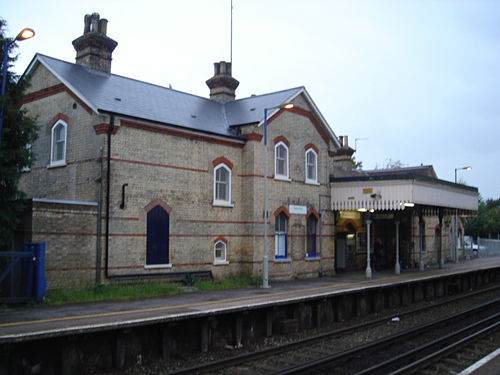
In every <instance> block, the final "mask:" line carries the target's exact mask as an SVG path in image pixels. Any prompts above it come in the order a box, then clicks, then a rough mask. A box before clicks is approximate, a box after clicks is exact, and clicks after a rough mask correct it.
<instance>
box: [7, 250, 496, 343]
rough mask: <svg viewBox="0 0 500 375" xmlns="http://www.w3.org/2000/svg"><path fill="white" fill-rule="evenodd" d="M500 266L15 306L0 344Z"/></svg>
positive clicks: (479, 263) (487, 262) (481, 262)
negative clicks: (105, 300)
mask: <svg viewBox="0 0 500 375" xmlns="http://www.w3.org/2000/svg"><path fill="white" fill-rule="evenodd" d="M495 267H500V257H498V258H482V259H472V260H467V261H463V262H460V263H449V264H445V266H444V268H442V269H437V268H436V269H433V268H428V269H426V270H425V271H422V272H419V271H418V270H403V272H402V273H401V274H400V275H395V274H394V273H393V272H390V271H386V272H374V273H373V278H372V279H366V278H365V275H364V272H360V271H358V272H350V273H343V274H338V275H337V276H334V277H325V278H318V279H308V280H296V281H289V282H273V283H271V287H270V288H268V289H262V288H258V287H249V288H239V289H230V290H218V291H204V292H191V293H182V294H178V295H171V296H166V297H162V298H149V299H141V300H133V301H126V302H123V301H119V302H97V303H81V304H72V305H65V306H57V307H40V306H35V307H12V308H3V309H1V310H0V344H5V343H16V342H18V343H19V342H23V341H31V340H37V339H45V338H50V337H60V336H68V335H74V334H81V333H92V332H98V331H108V330H115V329H125V328H132V327H137V326H143V325H150V324H158V323H166V322H175V321H178V320H185V319H191V318H200V317H205V316H214V315H217V314H224V313H230V312H238V311H245V310H252V309H261V308H265V307H272V306H278V305H281V304H288V303H293V302H300V301H306V300H310V299H317V298H322V297H331V296H332V295H335V294H345V293H348V292H354V291H359V290H362V289H371V288H381V287H385V286H388V285H391V286H392V285H395V284H401V283H410V282H414V281H418V280H426V279H433V278H437V277H442V276H445V275H453V274H461V273H467V272H470V271H471V270H482V269H490V268H495Z"/></svg>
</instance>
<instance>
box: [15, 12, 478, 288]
mask: <svg viewBox="0 0 500 375" xmlns="http://www.w3.org/2000/svg"><path fill="white" fill-rule="evenodd" d="M73 46H74V48H75V50H76V63H69V62H65V61H62V60H59V59H56V58H53V57H49V56H45V55H42V54H37V55H35V57H34V58H33V60H32V62H31V64H30V65H29V67H28V68H27V71H26V73H25V74H26V75H29V76H30V77H31V87H30V89H29V91H28V92H27V95H26V96H25V98H24V101H23V103H22V106H23V108H25V109H26V110H28V112H29V114H30V115H32V116H36V118H37V121H38V124H39V126H40V129H39V138H38V140H37V141H36V142H35V144H33V145H32V149H33V151H34V152H35V153H36V155H37V160H36V162H35V164H34V165H33V166H32V168H31V170H29V171H26V173H25V174H24V176H23V178H22V181H21V188H22V189H23V190H24V191H25V192H26V194H27V195H28V197H29V198H30V202H31V205H30V213H29V215H28V216H29V219H28V220H26V221H25V223H24V230H25V233H26V235H25V240H29V241H44V242H46V243H47V255H46V273H47V281H48V287H49V288H50V289H53V288H58V287H62V286H65V287H67V286H72V285H73V286H77V285H87V284H92V283H94V282H105V281H107V280H111V279H123V278H138V279H140V278H148V277H151V276H154V277H161V276H169V275H172V274H180V275H182V274H183V273H185V274H189V273H190V272H198V271H205V272H211V273H212V274H213V275H214V277H225V276H229V275H242V274H246V275H252V276H255V277H259V276H260V275H262V268H263V267H262V266H263V259H264V249H265V246H264V242H265V240H267V248H268V249H269V262H268V264H269V275H270V278H271V279H293V278H308V277H318V276H322V275H333V274H334V273H335V272H336V271H337V270H342V269H349V268H355V269H364V262H366V258H367V256H366V254H367V250H366V249H367V238H368V235H369V232H370V231H369V230H368V228H369V227H370V226H369V225H367V224H366V223H367V217H368V216H366V215H370V214H373V215H372V216H370V220H373V221H374V227H375V229H374V232H375V237H381V240H382V241H383V242H384V243H385V246H386V247H385V249H386V250H385V251H386V252H385V254H386V255H385V256H384V257H385V263H384V266H388V265H389V264H390V262H392V261H393V260H392V259H391V257H393V254H394V251H393V250H392V249H393V248H394V246H395V245H394V243H395V242H394V241H395V239H394V238H395V237H394V235H395V233H396V231H395V229H390V225H389V224H388V223H389V222H395V221H399V222H400V223H401V224H400V225H401V227H400V228H401V236H402V237H401V241H402V243H411V242H412V241H414V237H415V233H417V232H416V231H415V230H413V229H412V228H414V227H415V225H416V224H415V220H416V219H415V218H422V217H423V216H425V215H431V216H432V217H433V218H434V219H435V218H438V219H437V220H438V222H439V223H441V221H440V220H442V219H439V218H441V217H444V218H445V219H444V220H445V222H446V220H448V216H449V215H450V214H451V213H455V214H457V212H458V211H457V210H462V211H464V212H465V211H467V212H469V211H470V210H474V209H477V189H475V188H469V187H466V186H463V185H457V184H449V183H447V184H446V183H444V182H442V181H440V180H437V178H436V176H435V175H434V176H430V177H428V178H429V181H427V182H424V183H423V184H424V185H425V184H430V185H431V186H432V187H434V188H436V189H437V192H436V195H439V196H441V195H443V194H444V195H445V196H446V195H447V194H451V195H452V196H453V197H454V199H453V200H452V201H451V202H448V201H446V199H444V200H440V199H438V200H435V201H432V202H425V200H422V201H419V200H418V199H417V196H415V195H409V196H404V197H403V198H401V199H399V200H397V202H396V203H394V202H395V201H396V200H395V199H393V198H390V199H389V198H388V196H390V195H391V194H399V191H394V190H391V189H393V187H392V186H393V185H394V184H396V185H398V184H399V182H400V181H399V180H400V179H401V178H400V177H401V176H399V177H398V178H396V177H397V176H385V177H384V176H383V175H381V174H380V173H382V172H381V171H378V172H377V171H372V172H362V171H353V170H352V165H353V163H352V159H351V157H352V153H353V151H354V150H353V149H352V148H350V147H349V145H348V141H347V137H346V136H345V137H337V136H336V135H335V133H334V132H333V131H332V130H331V128H330V126H329V125H328V123H327V121H326V120H325V118H324V117H323V116H322V115H321V112H320V111H319V109H318V108H317V106H316V105H315V103H314V101H313V100H312V98H311V97H310V95H309V94H308V92H307V90H306V89H305V88H304V87H296V88H292V89H286V90H282V91H278V92H274V93H269V94H265V95H256V96H251V97H248V98H242V99H236V89H237V87H238V84H239V82H238V81H237V80H236V79H235V78H233V77H232V72H231V63H229V62H224V61H221V62H218V63H215V64H214V75H213V76H212V77H210V78H209V79H208V80H207V82H206V83H207V85H208V87H209V90H210V94H209V98H204V97H199V96H195V95H191V94H188V93H184V92H180V91H176V90H173V89H171V88H167V87H161V86H158V85H155V84H150V83H145V82H141V81H137V80H134V79H131V78H128V77H122V76H118V75H115V74H112V73H111V60H112V53H113V50H114V49H115V47H116V46H117V43H116V42H115V41H114V40H113V39H111V38H110V37H108V36H107V20H105V19H101V18H100V17H99V15H98V14H97V13H94V14H92V15H87V16H85V20H84V33H83V35H82V36H80V37H79V38H77V39H76V40H74V41H73ZM287 104H293V107H292V108H289V107H291V106H287V107H288V108H285V105H287ZM264 117H266V118H264ZM264 124H266V125H267V127H266V126H264ZM264 129H267V137H265V134H264V133H265V132H264ZM263 138H266V139H267V140H268V146H267V147H268V157H267V158H266V154H265V152H264V142H263V140H264V139H263ZM266 160H267V170H268V174H267V177H266V173H265V170H266V168H265V162H266ZM377 173H378V175H377ZM377 176H378V177H377ZM265 180H267V182H268V187H269V194H268V199H267V203H268V210H267V213H266V212H264V211H265V210H264V208H265V199H264V197H265V194H264V185H265V184H264V181H265ZM402 180H403V181H404V182H406V183H410V181H414V182H415V184H417V185H418V184H420V183H421V178H420V177H418V178H417V177H415V178H414V180H410V179H405V178H402ZM430 180H433V181H432V182H430ZM410 184H411V183H410ZM398 186H399V185H398ZM419 186H421V185H419ZM422 189H424V188H422ZM396 190H397V189H396ZM403 190H404V189H403ZM410 190H411V189H410ZM424 190H425V189H424ZM424 190H422V193H423V194H424V195H425V191H424ZM412 191H415V190H412ZM373 194H375V196H374V197H372V195H373ZM440 194H441V195H440ZM378 195H380V196H381V197H382V198H380V199H379V198H377V197H378ZM352 197H354V198H353V199H351V198H352ZM367 197H370V198H369V199H368V198H367ZM464 197H465V198H466V199H467V204H466V205H465V206H463V205H461V204H460V203H459V202H461V201H462V198H464ZM362 198H363V199H364V198H367V200H363V199H362ZM353 202H355V204H351V203H353ZM401 202H402V204H401ZM474 202H475V203H474ZM365 203H366V204H365ZM368 203H370V204H372V205H370V204H368ZM404 203H413V204H415V206H413V207H412V209H411V210H410V209H409V207H407V206H405V204H404ZM474 204H475V206H474ZM363 210H365V211H364V212H361V211H363ZM370 210H373V211H375V210H377V212H373V213H371V212H370ZM453 210H454V211H453ZM378 211H383V212H378ZM440 215H441V216H440ZM434 219H433V220H434ZM419 220H420V222H421V221H422V219H419ZM391 225H392V224H391ZM425 225H426V228H427V229H426V231H431V230H433V229H432V228H434V227H435V225H436V224H435V223H434V221H432V220H427V221H426V224H425ZM440 225H441V224H440ZM429 228H431V229H429ZM440 228H441V227H440ZM266 231H267V233H268V235H266V234H265V233H266ZM441 232H442V234H441V235H440V243H442V244H444V245H445V246H446V239H445V238H446V236H447V234H448V233H447V232H446V231H443V230H441V231H440V233H441ZM426 233H427V232H426ZM419 236H420V238H421V237H422V233H421V232H420V234H419ZM423 236H424V237H425V238H427V237H426V236H428V234H424V235H423ZM442 237H443V238H442ZM375 240H376V239H375ZM375 240H374V237H373V236H372V237H371V239H370V240H368V245H369V247H370V248H371V249H372V250H373V247H372V246H373V245H372V241H375ZM430 241H431V239H430V238H428V239H427V241H426V243H427V245H426V248H427V249H429V247H430V246H429V245H428V244H429V242H430ZM389 243H390V244H391V245H390V246H389V245H388V244H389ZM405 246H406V245H402V248H404V249H405V248H406V247H405ZM408 246H414V245H408ZM339 249H340V250H339ZM408 249H410V250H409V253H408V254H409V255H408V256H409V260H408V265H410V264H411V262H412V261H413V258H412V257H414V254H413V252H412V251H411V247H408ZM446 251H447V250H443V252H444V253H446ZM363 254H364V255H363ZM429 254H432V251H429V250H428V251H427V252H426V259H425V261H426V262H427V261H428V262H432V261H434V259H433V258H432V256H430V255H429ZM380 265H382V261H381V262H380Z"/></svg>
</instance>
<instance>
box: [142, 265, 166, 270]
mask: <svg viewBox="0 0 500 375" xmlns="http://www.w3.org/2000/svg"><path fill="white" fill-rule="evenodd" d="M160 268H172V264H170V263H168V264H146V265H145V266H144V269H146V270H154V269H160Z"/></svg>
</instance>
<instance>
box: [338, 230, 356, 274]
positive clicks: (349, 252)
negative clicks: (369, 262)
mask: <svg viewBox="0 0 500 375" xmlns="http://www.w3.org/2000/svg"><path fill="white" fill-rule="evenodd" d="M344 230H345V232H338V233H337V239H336V241H335V269H336V270H337V271H340V272H342V271H354V270H356V229H355V228H354V226H353V225H352V224H351V223H348V224H347V225H346V226H345V227H344Z"/></svg>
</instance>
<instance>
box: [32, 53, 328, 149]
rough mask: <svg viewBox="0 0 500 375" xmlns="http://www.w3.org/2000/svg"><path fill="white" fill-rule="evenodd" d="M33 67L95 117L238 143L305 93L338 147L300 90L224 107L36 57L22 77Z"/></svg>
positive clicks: (227, 104)
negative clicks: (243, 133)
mask: <svg viewBox="0 0 500 375" xmlns="http://www.w3.org/2000/svg"><path fill="white" fill-rule="evenodd" d="M37 64H42V65H43V66H45V67H46V68H47V69H48V70H49V71H50V72H51V73H52V74H54V76H56V77H57V78H58V79H59V80H60V81H61V82H62V83H63V84H64V85H65V86H67V87H68V88H69V89H70V90H71V91H72V92H73V93H74V94H75V95H77V96H78V97H79V98H80V99H81V100H82V101H83V102H84V103H85V104H87V105H88V106H89V107H90V108H91V109H92V110H93V111H94V112H96V113H114V114H117V115H122V116H125V117H131V118H134V119H138V120H146V121H153V122H156V123H162V124H167V125H174V126H179V127H182V128H187V129H190V130H195V131H201V132H206V133H211V134H217V135H222V136H226V137H232V138H240V136H239V131H238V129H236V128H235V126H238V125H245V124H252V123H260V122H261V121H262V120H263V115H264V108H270V107H275V106H280V105H283V104H285V103H287V102H289V101H291V100H293V99H294V98H295V97H297V96H298V95H300V94H304V96H305V98H306V100H307V101H308V102H309V104H311V107H312V108H313V109H314V112H315V115H316V116H317V117H318V118H319V120H320V122H321V123H322V125H323V126H324V127H325V129H326V130H327V131H328V133H329V135H330V137H331V138H332V139H333V141H334V142H335V143H338V140H337V137H336V136H335V134H334V133H333V132H332V130H331V129H330V127H329V126H328V124H327V122H326V121H325V119H324V118H323V117H322V116H321V113H320V112H319V110H318V109H317V108H316V106H315V105H314V103H313V102H312V99H311V98H310V97H309V95H308V93H307V91H306V90H305V88H304V87H296V88H292V89H288V90H283V91H277V92H274V93H270V94H265V95H258V96H251V97H248V98H243V99H239V100H235V101H233V102H228V103H225V104H224V103H219V102H217V101H214V100H210V99H208V98H204V97H200V96H196V95H192V94H188V93H185V92H182V91H177V90H173V89H170V88H166V87H162V86H158V85H154V84H151V83H147V82H142V81H138V80H135V79H131V78H127V77H123V76H119V75H116V74H110V73H103V72H99V71H96V70H92V69H89V68H87V67H84V66H81V65H77V64H73V63H69V62H66V61H62V60H59V59H55V58H52V57H49V56H45V55H42V54H36V55H35V57H34V58H33V60H32V62H31V63H30V65H29V67H28V69H27V70H26V73H25V74H28V73H30V72H31V71H32V70H33V69H34V68H35V67H36V66H37ZM272 115H273V113H272V112H271V113H269V116H272Z"/></svg>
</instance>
